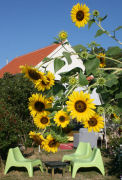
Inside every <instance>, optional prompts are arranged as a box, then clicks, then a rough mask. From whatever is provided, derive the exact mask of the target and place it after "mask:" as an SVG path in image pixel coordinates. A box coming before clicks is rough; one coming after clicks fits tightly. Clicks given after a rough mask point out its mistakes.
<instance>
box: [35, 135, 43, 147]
mask: <svg viewBox="0 0 122 180" xmlns="http://www.w3.org/2000/svg"><path fill="white" fill-rule="evenodd" d="M33 139H34V141H35V142H36V143H37V144H38V145H41V144H42V139H40V138H39V137H38V136H34V137H33Z"/></svg>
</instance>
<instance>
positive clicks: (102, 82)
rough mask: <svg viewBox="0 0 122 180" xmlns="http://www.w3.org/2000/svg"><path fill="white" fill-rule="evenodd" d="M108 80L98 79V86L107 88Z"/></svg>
mask: <svg viewBox="0 0 122 180" xmlns="http://www.w3.org/2000/svg"><path fill="white" fill-rule="evenodd" d="M105 83H106V80H105V79H104V78H103V77H100V78H98V79H97V85H99V86H105Z"/></svg>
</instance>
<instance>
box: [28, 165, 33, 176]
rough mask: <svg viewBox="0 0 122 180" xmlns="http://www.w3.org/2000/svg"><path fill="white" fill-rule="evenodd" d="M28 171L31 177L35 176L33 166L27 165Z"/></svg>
mask: <svg viewBox="0 0 122 180" xmlns="http://www.w3.org/2000/svg"><path fill="white" fill-rule="evenodd" d="M27 171H28V174H29V177H33V168H32V167H27Z"/></svg>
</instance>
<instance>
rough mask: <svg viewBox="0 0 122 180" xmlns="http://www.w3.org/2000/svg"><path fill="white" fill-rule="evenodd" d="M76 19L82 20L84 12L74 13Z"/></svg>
mask: <svg viewBox="0 0 122 180" xmlns="http://www.w3.org/2000/svg"><path fill="white" fill-rule="evenodd" d="M76 19H77V20H78V21H82V20H83V19H84V12H83V11H78V12H77V14H76Z"/></svg>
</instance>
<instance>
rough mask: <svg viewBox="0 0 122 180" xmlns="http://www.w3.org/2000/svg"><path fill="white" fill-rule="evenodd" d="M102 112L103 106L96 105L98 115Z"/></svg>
mask: <svg viewBox="0 0 122 180" xmlns="http://www.w3.org/2000/svg"><path fill="white" fill-rule="evenodd" d="M104 112H105V110H104V108H103V107H98V108H97V113H98V114H99V115H101V114H103V113H104Z"/></svg>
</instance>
